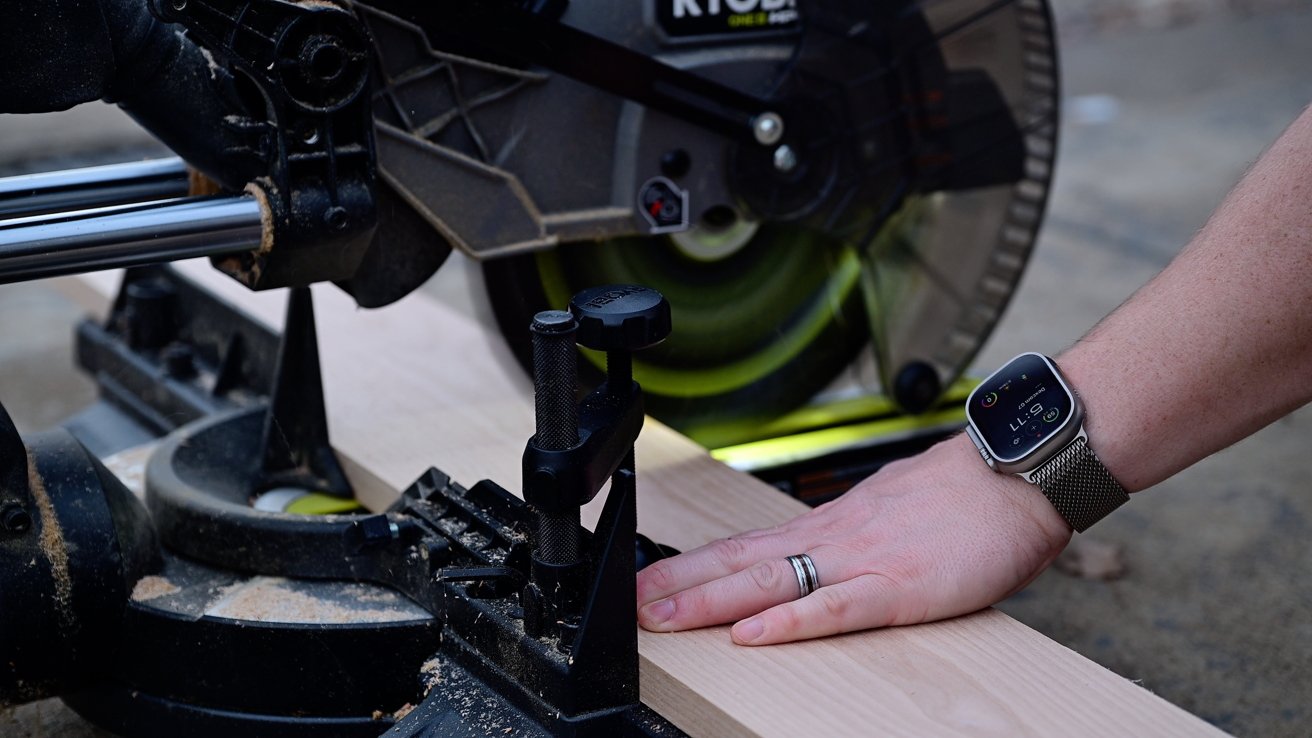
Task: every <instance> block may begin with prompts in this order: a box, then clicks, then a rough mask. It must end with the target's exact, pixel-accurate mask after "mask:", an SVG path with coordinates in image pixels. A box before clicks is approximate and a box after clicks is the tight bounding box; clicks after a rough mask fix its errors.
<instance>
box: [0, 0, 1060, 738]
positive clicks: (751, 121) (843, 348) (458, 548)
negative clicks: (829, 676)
mask: <svg viewBox="0 0 1312 738" xmlns="http://www.w3.org/2000/svg"><path fill="white" fill-rule="evenodd" d="M56 18H57V19H58V20H54V19H56ZM52 29H53V30H52ZM0 48H3V49H5V51H4V52H3V53H4V54H7V55H8V56H7V57H6V67H5V68H6V69H9V70H18V72H17V73H13V74H9V73H7V74H6V76H5V77H4V78H3V79H0V110H6V111H11V112H39V111H42V110H53V109H59V108H62V107H67V106H69V105H72V104H76V103H78V102H82V101H86V100H91V99H96V98H100V97H105V98H107V99H111V100H113V101H115V102H118V103H119V104H121V105H122V106H123V107H124V108H125V109H126V110H127V111H128V112H129V113H130V114H132V115H133V116H134V117H135V118H136V119H137V120H138V121H140V122H141V123H142V124H143V125H144V126H146V127H147V128H148V129H149V130H151V131H152V132H153V133H155V134H156V135H157V136H158V137H159V138H160V140H162V141H163V142H165V143H166V144H168V145H169V146H170V147H171V148H173V149H174V150H175V151H176V152H177V153H178V154H179V156H180V158H178V159H172V160H161V161H151V162H144V163H127V164H122V165H114V166H108V167H98V168H92V169H82V170H72V171H63V172H50V173H41V174H33V175H26V176H22V177H14V178H10V179H7V180H0V280H3V281H7V282H13V281H18V280H30V279H40V278H45V277H52V276H57V275H68V274H76V273H83V272H89V271H96V270H106V269H119V268H122V269H126V272H125V276H124V278H123V281H122V286H121V288H120V290H119V294H118V297H117V299H116V300H115V302H114V305H113V309H112V311H111V314H110V316H109V318H108V319H107V320H106V321H103V322H90V321H89V322H87V323H84V324H83V325H82V326H81V327H80V328H79V331H78V336H77V342H78V343H77V346H78V356H79V361H80V363H81V364H82V366H83V367H84V368H85V369H87V370H88V371H89V372H91V373H92V374H93V375H94V376H95V377H96V379H97V381H98V383H99V385H100V389H101V398H102V399H101V401H100V402H99V403H98V404H97V405H96V406H94V407H92V408H89V409H88V410H87V411H85V412H83V413H81V414H79V415H78V416H76V417H74V418H72V419H70V421H69V422H68V423H66V424H65V428H64V429H62V430H58V431H53V432H51V433H48V434H43V435H40V436H34V437H31V438H26V439H23V438H20V437H19V435H18V434H17V432H16V431H15V430H14V428H13V426H12V423H9V422H8V418H7V417H3V414H2V413H0V420H2V421H3V422H2V423H0V445H3V453H0V474H3V478H4V482H3V485H2V486H0V577H3V580H4V581H3V585H0V592H3V599H0V663H6V664H8V668H7V670H6V671H4V673H3V675H0V703H15V702H23V701H28V700H33V699H37V698H41V697H46V696H52V695H60V696H62V697H63V698H64V700H65V701H66V702H67V703H68V704H69V705H70V706H71V707H72V708H73V709H74V710H76V711H77V712H79V713H80V714H81V715H83V716H84V717H86V718H88V719H89V720H91V721H92V722H93V723H96V724H98V725H101V726H104V727H106V728H108V729H110V730H113V731H115V732H118V733H121V734H123V735H128V736H153V735H170V736H172V735H186V736H231V735H235V734H241V733H247V734H251V735H268V736H357V735H358V736H376V735H380V734H384V733H386V734H388V735H392V736H439V735H440V736H448V735H484V734H494V735H502V734H505V735H536V734H556V735H574V734H580V735H617V734H628V735H658V736H660V735H679V734H680V732H679V731H678V729H677V728H675V727H673V726H672V725H670V724H669V723H668V722H666V721H665V720H664V719H663V718H662V717H661V716H660V715H658V714H656V713H655V712H653V711H652V710H650V709H648V708H646V707H644V706H643V705H642V704H641V703H640V702H639V700H638V691H637V688H638V656H637V640H636V623H635V616H634V612H633V601H634V598H635V595H634V584H633V576H632V574H633V571H634V570H635V567H640V566H641V565H643V563H644V562H645V561H648V560H651V559H653V558H658V557H660V556H662V555H665V554H666V553H668V551H669V549H668V548H667V547H664V546H661V545H660V544H658V543H655V542H652V541H650V540H647V539H645V538H644V537H643V536H641V535H639V534H638V533H637V531H636V523H635V509H636V508H635V505H636V496H637V495H638V494H639V490H640V487H641V486H640V485H639V484H638V483H637V481H636V480H637V471H636V469H635V459H634V456H633V453H632V448H633V444H634V442H635V440H636V439H637V437H638V433H639V430H640V428H641V427H642V424H643V418H644V414H648V413H649V414H650V415H651V416H653V417H655V418H658V419H660V420H661V421H663V422H665V423H666V424H669V425H671V426H673V427H674V428H676V429H678V430H679V431H681V432H682V433H684V434H686V435H688V436H690V437H691V438H693V439H695V440H697V441H698V442H699V443H702V444H703V445H705V446H707V447H708V448H712V449H716V450H717V451H716V453H717V454H718V456H719V457H720V458H722V459H724V460H726V461H729V462H730V463H732V464H734V465H735V466H738V467H740V468H744V469H748V470H751V471H754V472H756V473H758V474H759V475H761V476H762V477H764V478H766V479H768V480H770V481H773V482H775V483H777V484H778V485H779V486H782V487H784V488H785V489H788V490H789V491H792V492H793V493H794V494H797V495H798V496H802V497H806V498H811V499H813V500H814V499H819V498H821V497H823V496H825V495H832V494H834V493H836V492H837V491H841V488H842V487H843V485H844V484H845V483H850V482H854V481H856V479H857V478H859V477H860V476H864V475H865V474H868V473H869V472H871V471H873V470H874V469H875V468H877V466H878V465H879V464H881V463H883V462H884V461H886V460H888V459H890V458H894V457H896V456H899V455H905V454H907V453H910V452H912V451H914V450H915V449H916V448H918V447H919V446H921V445H924V444H925V443H927V442H928V441H929V440H932V439H934V438H937V437H939V436H940V435H941V434H943V433H945V432H947V431H950V430H952V429H954V428H956V427H958V425H959V421H960V417H961V410H960V403H961V401H962V398H963V397H964V393H963V391H962V390H963V387H965V386H968V383H967V382H965V381H964V380H962V379H961V375H962V373H963V372H964V371H965V369H966V368H967V366H968V364H969V362H970V361H971V359H972V357H973V356H974V355H975V353H976V352H977V351H978V350H979V348H980V346H981V344H982V343H983V341H984V340H985V339H986V337H987V336H988V334H989V333H990V331H991V330H992V328H993V326H994V325H995V323H996V322H997V320H998V319H999V317H1000V315H1001V313H1002V311H1003V309H1004V308H1005V306H1006V304H1007V302H1008V299H1009V298H1010V296H1011V294H1012V292H1013V291H1014V289H1015V287H1016V284H1017V281H1018V280H1019V278H1020V276H1021V273H1022V271H1023V268H1024V266H1025V263H1026V261H1027V258H1028V255H1029V251H1030V249H1031V247H1032V245H1033V243H1034V240H1035V236H1036V232H1037V229H1038V227H1039V224H1040V221H1041V218H1042V214H1043V210H1044V205H1045V202H1046V198H1047V193H1048V185H1049V178H1050V176H1051V168H1052V157H1053V154H1054V150H1055V132H1056V119H1055V117H1056V109H1057V106H1056V96H1057V78H1056V73H1057V70H1056V60H1055V51H1054V46H1053V38H1052V29H1051V22H1050V17H1049V13H1048V8H1047V6H1046V3H1045V2H1043V0H1001V1H998V2H991V1H986V0H921V1H919V2H913V1H912V0H899V1H895V2H868V1H862V2H856V1H853V0H809V1H808V0H642V1H641V2H639V1H636V0H635V1H634V2H628V3H617V2H608V3H603V2H584V1H583V0H574V2H569V1H568V0H464V1H456V0H453V1H451V2H426V3H421V2H414V1H412V0H370V2H367V3H365V2H354V3H343V4H334V3H331V2H288V1H286V0H152V2H151V3H150V5H149V7H148V8H147V7H146V6H145V5H141V4H138V3H136V2H133V1H132V0H99V1H97V0H64V1H61V2H57V3H52V4H50V5H49V11H48V13H37V14H35V15H32V16H30V17H29V16H27V15H24V16H23V17H22V18H21V19H20V20H18V21H16V23H15V24H13V25H11V26H9V27H8V28H7V29H6V30H4V31H0ZM25 70H27V71H31V72H32V73H31V74H27V73H24V71H25ZM37 72H39V74H38V73H37ZM453 250H456V251H459V252H460V253H461V255H462V256H461V257H459V258H462V259H468V260H470V261H471V262H472V263H476V264H478V269H479V270H480V271H481V275H480V277H481V282H482V285H481V287H480V289H484V290H485V292H486V294H487V296H488V298H489V300H490V301H491V305H492V307H493V310H494V314H495V323H496V328H494V330H499V332H500V333H501V334H502V335H503V336H504V338H505V340H506V341H507V342H508V344H509V346H510V347H511V348H512V349H513V353H514V355H515V356H516V357H518V360H519V361H520V362H521V363H522V364H523V365H524V368H525V369H526V370H528V371H529V372H530V373H531V374H532V376H533V379H534V387H535V401H536V427H535V428H524V429H523V438H524V439H525V441H526V444H525V446H524V455H523V487H522V489H517V490H514V491H515V492H516V493H518V496H516V495H515V494H511V493H510V492H507V491H506V490H505V489H503V488H502V487H501V486H499V485H498V484H497V483H496V480H483V481H479V480H477V479H471V480H461V479H451V478H450V477H448V476H447V475H446V474H444V473H442V472H441V471H440V468H441V466H442V459H441V458H440V456H438V457H437V458H434V459H432V460H430V463H433V464H435V465H436V466H435V468H432V469H430V470H428V471H427V472H424V473H423V474H422V475H420V476H419V477H418V479H416V480H415V481H414V483H413V484H412V485H411V486H410V487H409V488H408V489H407V490H405V492H404V493H403V494H402V495H401V497H400V498H399V499H398V500H397V501H396V502H395V503H394V504H393V505H392V506H391V507H390V508H388V509H387V510H383V511H377V512H369V511H366V510H363V509H362V508H361V507H360V506H359V505H358V503H356V501H355V499H354V494H353V489H352V483H351V481H350V480H349V475H348V474H346V473H345V472H344V471H343V467H342V465H341V464H340V463H339V460H338V458H337V456H336V455H335V453H334V451H333V449H332V446H331V445H330V439H329V435H328V425H327V421H326V414H325V409H324V397H323V387H322V384H321V382H320V366H319V358H318V335H317V329H316V325H315V321H314V312H313V305H312V301H311V296H310V291H309V289H308V287H307V286H308V285H310V284H312V283H316V282H328V281H330V282H334V283H336V284H337V285H338V286H339V287H340V288H341V289H342V290H344V291H345V292H346V293H348V294H349V295H350V296H351V297H352V298H353V300H354V301H355V303H356V304H358V305H359V306H361V307H366V308H383V309H386V308H385V306H387V305H389V304H391V303H393V302H396V301H398V300H400V299H401V298H402V297H405V296H406V295H408V294H410V293H411V292H413V291H415V290H416V289H419V288H420V287H421V285H423V284H424V283H425V282H427V281H428V279H429V278H430V277H431V276H432V275H433V274H434V273H435V272H436V270H437V269H438V268H439V267H440V266H442V264H443V262H444V261H446V260H447V258H448V256H449V255H450V254H451V252H452V251H453ZM194 257H209V258H210V260H211V261H212V264H213V266H214V267H215V268H217V269H218V270H220V271H221V272H224V273H226V274H227V275H229V276H231V277H232V278H233V279H235V280H237V281H238V282H240V283H241V284H243V285H245V286H246V287H249V288H250V289H252V290H270V289H277V288H288V289H287V306H286V321H285V327H284V329H283V330H282V331H281V333H278V332H275V331H272V330H270V329H268V328H267V327H265V326H264V325H263V324H260V323H258V322H255V321H253V320H251V319H249V318H247V317H246V316H245V315H244V314H243V313H242V311H241V310H240V309H239V307H238V306H234V305H232V304H230V303H229V302H227V301H225V300H224V299H220V298H219V297H217V296H216V295H215V294H212V293H211V292H210V291H209V290H207V289H205V288H203V287H201V286H200V285H199V284H198V283H196V282H195V281H193V280H191V279H189V278H187V277H186V276H184V275H183V274H182V273H181V272H179V271H177V270H175V269H173V268H171V267H169V266H167V263H168V262H173V261H178V260H182V259H188V258H194ZM638 285H641V286H638ZM671 326H672V327H673V329H672V330H671ZM322 328H323V329H324V330H331V325H324V326H322ZM431 330H432V331H435V332H436V331H441V330H442V326H441V325H433V326H431ZM667 336H668V338H667ZM441 379H442V377H441V371H440V370H434V372H433V381H435V382H440V381H441ZM414 431H415V432H417V433H423V432H424V429H422V428H416V429H414ZM129 447H143V448H150V449H151V452H150V458H149V462H148V463H147V465H146V474H145V484H144V500H145V504H144V505H143V504H142V503H141V502H140V501H138V499H137V497H136V496H134V495H133V494H132V493H131V492H129V491H128V490H126V489H125V488H124V487H123V485H122V484H121V483H120V482H119V481H118V480H117V479H116V478H115V477H114V476H113V475H112V474H110V473H109V472H107V471H106V469H105V468H104V467H103V466H102V465H101V464H100V462H99V461H98V460H97V459H98V457H105V456H108V455H110V454H114V453H117V452H119V451H122V450H124V449H126V448H129ZM438 453H439V454H440V449H438ZM418 471H420V469H418V468H417V469H416V472H418ZM466 485H468V486H466ZM603 488H606V489H607V491H606V493H605V499H606V503H605V508H604V511H603V512H602V514H601V518H600V520H599V522H598V524H597V526H596V527H595V529H594V530H592V531H589V530H587V529H586V528H583V527H581V526H580V524H579V520H580V517H579V510H580V507H581V506H582V505H584V504H585V503H587V502H589V501H590V500H592V499H593V498H594V497H597V496H598V495H599V494H600V493H601V492H602V490H603ZM521 498H522V499H521ZM271 603H272V604H271ZM279 608H306V609H309V610H312V611H313V612H314V613H315V617H316V618H318V619H319V620H318V622H320V623H323V622H328V623H331V624H332V626H333V627H321V626H320V625H315V626H309V625H298V624H297V623H300V622H301V620H298V619H297V618H294V617H293V618H288V617H286V613H280V612H277V610H278V609H279ZM312 619H313V618H312ZM380 654H386V657H385V658H382V657H380V656H379V655H380ZM178 664H185V665H186V668H185V669H182V670H180V669H179V668H178ZM437 674H441V679H440V680H439V679H437V678H436V676H435V675H437ZM402 705H412V706H414V707H413V709H408V710H405V711H398V710H397V709H396V708H398V707H400V706H402Z"/></svg>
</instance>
